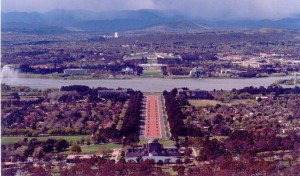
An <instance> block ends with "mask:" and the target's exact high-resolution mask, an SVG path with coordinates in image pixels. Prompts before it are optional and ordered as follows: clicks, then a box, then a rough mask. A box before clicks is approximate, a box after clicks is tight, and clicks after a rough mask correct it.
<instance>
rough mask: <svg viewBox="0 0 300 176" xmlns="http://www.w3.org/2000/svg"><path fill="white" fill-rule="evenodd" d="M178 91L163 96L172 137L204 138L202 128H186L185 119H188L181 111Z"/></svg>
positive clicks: (165, 92) (164, 93)
mask: <svg viewBox="0 0 300 176" xmlns="http://www.w3.org/2000/svg"><path fill="white" fill-rule="evenodd" d="M176 95H177V89H173V90H172V91H171V92H167V91H164V92H163V96H164V98H165V107H166V111H167V115H168V119H167V120H168V122H169V125H170V129H171V130H170V131H171V134H172V137H174V138H177V137H178V136H203V132H202V130H201V129H200V128H197V127H195V126H188V127H187V126H186V125H185V124H184V122H183V119H186V117H185V115H184V114H183V113H182V111H181V108H180V106H181V104H180V102H181V101H180V100H179V99H177V98H176Z"/></svg>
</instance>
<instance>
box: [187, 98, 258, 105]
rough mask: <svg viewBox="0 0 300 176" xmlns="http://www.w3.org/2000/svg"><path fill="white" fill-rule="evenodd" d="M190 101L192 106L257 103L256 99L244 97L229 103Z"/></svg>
mask: <svg viewBox="0 0 300 176" xmlns="http://www.w3.org/2000/svg"><path fill="white" fill-rule="evenodd" d="M188 101H189V103H190V104H191V105H192V106H195V107H201V106H207V105H208V106H216V105H217V104H220V105H227V106H232V105H238V104H255V103H257V102H256V101H254V100H250V99H242V100H232V101H231V102H229V103H223V102H221V101H217V100H188Z"/></svg>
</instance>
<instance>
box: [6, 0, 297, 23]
mask: <svg viewBox="0 0 300 176" xmlns="http://www.w3.org/2000/svg"><path fill="white" fill-rule="evenodd" d="M1 5H2V11H4V12H11V11H27V12H32V11H39V12H46V11H50V10H53V9H85V10H92V11H114V10H137V9H163V10H164V9H172V10H178V11H180V12H182V13H183V14H185V15H189V16H194V17H204V18H219V17H226V18H237V19H239V18H251V19H279V18H284V17H290V16H293V15H296V14H300V0H2V4H1Z"/></svg>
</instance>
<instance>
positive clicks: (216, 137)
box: [209, 136, 228, 140]
mask: <svg viewBox="0 0 300 176" xmlns="http://www.w3.org/2000/svg"><path fill="white" fill-rule="evenodd" d="M227 138H228V136H212V137H210V138H209V140H212V139H217V140H220V139H227Z"/></svg>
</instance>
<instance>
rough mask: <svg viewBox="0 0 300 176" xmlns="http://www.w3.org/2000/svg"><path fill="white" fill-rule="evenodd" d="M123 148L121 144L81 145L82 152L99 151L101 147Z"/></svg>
mask: <svg viewBox="0 0 300 176" xmlns="http://www.w3.org/2000/svg"><path fill="white" fill-rule="evenodd" d="M115 148H122V145H121V144H112V143H110V144H102V145H90V146H88V145H84V146H81V153H97V152H99V150H100V149H111V150H112V149H115Z"/></svg>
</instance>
